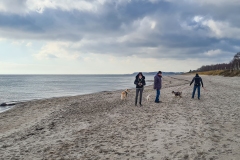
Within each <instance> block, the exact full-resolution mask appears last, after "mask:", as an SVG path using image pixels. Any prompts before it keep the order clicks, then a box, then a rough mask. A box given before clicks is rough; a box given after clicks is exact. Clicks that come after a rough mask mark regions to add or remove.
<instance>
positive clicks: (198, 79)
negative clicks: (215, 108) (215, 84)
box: [190, 74, 203, 100]
mask: <svg viewBox="0 0 240 160" xmlns="http://www.w3.org/2000/svg"><path fill="white" fill-rule="evenodd" d="M193 82H194V87H193V92H192V99H193V98H194V95H195V92H196V89H197V90H198V99H199V100H200V88H201V85H202V87H203V81H202V78H201V77H200V76H199V75H198V74H196V76H195V77H194V78H193V79H192V82H191V83H190V86H191V85H192V83H193Z"/></svg>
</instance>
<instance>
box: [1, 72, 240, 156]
mask: <svg viewBox="0 0 240 160" xmlns="http://www.w3.org/2000/svg"><path fill="white" fill-rule="evenodd" d="M202 78H203V82H204V85H205V86H206V89H207V90H208V91H204V90H202V96H201V100H200V101H199V100H197V99H196V98H195V99H194V100H192V99H191V92H192V87H190V86H189V83H190V80H191V79H192V77H191V76H174V77H164V78H163V83H164V84H163V89H162V90H161V100H162V101H163V103H161V104H156V103H154V102H153V101H154V95H155V91H154V90H153V89H152V86H147V87H145V90H144V93H143V107H135V106H134V96H135V90H134V89H131V90H130V94H129V95H130V96H129V97H128V100H127V101H121V100H120V93H121V91H114V92H108V91H107V92H101V93H95V94H89V95H83V96H73V97H60V98H50V99H44V100H35V101H30V102H25V103H22V104H19V105H18V106H17V107H15V108H14V109H12V110H9V111H7V112H4V113H1V114H0V128H1V130H0V159H81V160H82V159H89V160H90V159H104V160H105V159H121V160H122V159H133V160H134V159H136V160H138V159H157V160H158V159H159V160H162V159H164V160H167V159H189V160H190V159H212V160H214V159H220V160H226V159H236V160H237V159H240V153H239V150H240V145H239V144H240V143H239V142H240V117H239V113H240V106H239V104H240V99H239V94H240V90H239V84H240V79H239V78H237V77H234V78H223V77H219V76H202ZM170 81H171V83H170ZM173 90H174V91H182V92H183V98H175V97H174V96H173V95H172V94H171V92H172V91H173ZM148 94H151V95H152V96H151V102H147V101H146V99H145V97H146V96H147V95H148Z"/></svg>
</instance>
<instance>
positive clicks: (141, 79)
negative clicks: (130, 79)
mask: <svg viewBox="0 0 240 160" xmlns="http://www.w3.org/2000/svg"><path fill="white" fill-rule="evenodd" d="M193 82H194V87H193V92H192V98H194V96H195V92H196V90H198V99H199V100H200V88H201V85H202V87H203V81H202V78H201V77H200V76H199V75H198V74H196V76H195V77H194V78H193V79H192V81H191V83H190V86H191V85H192V83H193ZM134 84H135V85H136V96H135V106H137V104H138V96H139V105H140V106H142V95H143V90H144V86H145V85H146V81H145V76H143V74H142V72H139V73H138V74H137V76H136V79H135V81H134ZM153 89H155V90H156V98H155V103H161V102H162V101H160V93H161V92H160V90H161V89H162V72H161V71H159V72H158V73H157V74H156V75H155V76H154V85H153Z"/></svg>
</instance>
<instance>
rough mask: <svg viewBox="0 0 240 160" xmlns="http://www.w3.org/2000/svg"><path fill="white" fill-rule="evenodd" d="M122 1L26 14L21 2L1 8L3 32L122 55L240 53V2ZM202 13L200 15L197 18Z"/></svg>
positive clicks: (205, 56)
mask: <svg viewBox="0 0 240 160" xmlns="http://www.w3.org/2000/svg"><path fill="white" fill-rule="evenodd" d="M6 2H7V1H6ZM93 2H95V1H94V0H92V3H93ZM117 2H118V1H114V2H113V1H107V2H106V3H104V4H102V5H100V6H98V7H99V10H97V11H91V10H88V11H85V10H78V9H76V8H72V9H69V10H64V9H61V8H60V7H55V8H50V7H49V8H47V7H46V8H45V9H44V10H43V12H42V13H38V12H36V11H34V10H29V11H28V12H27V13H24V14H23V13H21V11H22V10H24V9H26V8H27V5H26V1H21V3H20V2H19V3H20V4H19V7H20V9H19V11H18V12H12V11H9V12H8V11H6V9H5V11H4V12H0V29H1V30H0V34H1V36H2V37H5V38H12V39H39V40H46V41H55V40H60V41H66V42H69V43H71V44H72V46H73V47H68V50H73V51H81V52H84V53H97V54H112V55H117V56H131V55H137V56H141V57H156V58H159V57H160V58H175V59H185V58H203V59H204V58H209V57H211V58H215V60H217V59H220V58H219V57H220V56H219V55H218V54H216V55H215V54H213V55H211V54H205V53H206V52H208V51H211V50H220V51H222V52H223V54H221V57H224V59H227V58H229V57H231V56H232V55H229V54H224V53H233V54H234V53H235V52H238V50H237V48H236V46H238V45H239V44H240V38H239V37H240V36H231V35H234V33H240V29H239V28H240V17H239V16H238V15H239V14H240V10H239V6H240V5H234V4H233V3H231V1H229V3H228V4H227V5H224V4H225V2H222V3H224V4H223V5H216V4H215V2H214V1H213V0H211V2H212V3H204V2H203V3H198V2H193V1H188V0H186V1H174V0H172V1H163V0H162V1H156V2H154V3H152V2H150V1H147V0H133V1H130V2H125V1H124V3H120V2H119V3H117ZM233 2H234V1H233ZM9 3H10V1H9ZM9 3H7V4H8V5H9ZM219 3H221V2H219ZM21 8H22V9H21ZM196 16H198V17H199V20H194V17H196ZM210 20H211V21H210ZM225 24H228V25H227V26H226V25H225ZM225 26H226V27H228V28H224V30H223V31H222V28H221V27H225ZM219 27H220V28H219ZM231 28H235V29H234V30H231ZM238 29H239V31H238ZM215 30H216V32H215ZM228 30H229V32H231V35H230V34H229V35H228V34H227V31H228ZM76 44H82V45H76ZM146 53H147V54H146ZM209 55H210V56H209ZM221 60H222V59H221Z"/></svg>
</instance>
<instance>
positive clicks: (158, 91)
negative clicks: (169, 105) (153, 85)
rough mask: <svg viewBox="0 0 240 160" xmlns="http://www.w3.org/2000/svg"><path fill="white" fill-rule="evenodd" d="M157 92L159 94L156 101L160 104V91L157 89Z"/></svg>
mask: <svg viewBox="0 0 240 160" xmlns="http://www.w3.org/2000/svg"><path fill="white" fill-rule="evenodd" d="M156 91H157V94H156V99H155V102H159V101H160V100H159V97H160V89H156Z"/></svg>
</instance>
